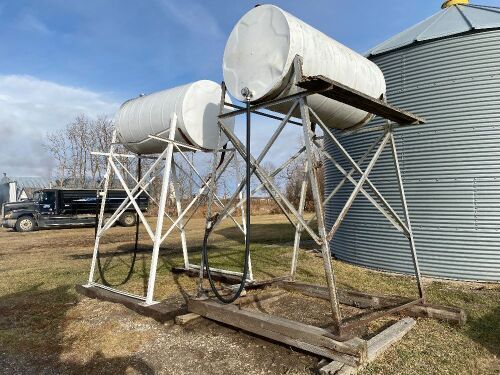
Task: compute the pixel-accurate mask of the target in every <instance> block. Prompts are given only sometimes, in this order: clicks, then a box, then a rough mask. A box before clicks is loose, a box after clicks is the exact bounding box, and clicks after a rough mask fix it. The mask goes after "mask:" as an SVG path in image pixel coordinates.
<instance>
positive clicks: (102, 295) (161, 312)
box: [75, 285, 187, 323]
mask: <svg viewBox="0 0 500 375" xmlns="http://www.w3.org/2000/svg"><path fill="white" fill-rule="evenodd" d="M75 289H76V291H77V292H78V293H79V294H82V295H84V296H86V297H89V298H96V299H100V300H104V301H108V302H114V303H119V304H121V305H123V306H125V307H127V308H129V309H130V310H133V311H135V312H137V313H139V314H141V315H144V316H148V317H150V318H153V319H155V320H157V321H159V322H161V323H164V322H166V321H169V320H172V319H174V318H175V317H176V316H177V315H182V314H186V313H187V306H186V304H185V302H184V299H183V298H182V297H179V298H171V299H167V300H165V301H161V302H160V303H157V304H154V305H150V306H144V305H143V304H142V301H139V300H137V299H135V298H132V297H129V296H124V295H121V294H117V293H113V292H111V291H109V290H106V289H102V288H98V287H95V286H92V287H86V286H83V285H76V286H75Z"/></svg>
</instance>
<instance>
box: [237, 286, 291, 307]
mask: <svg viewBox="0 0 500 375" xmlns="http://www.w3.org/2000/svg"><path fill="white" fill-rule="evenodd" d="M284 294H286V291H284V290H280V289H278V290H271V291H269V292H265V291H263V292H261V293H257V294H250V295H246V296H244V297H241V298H239V299H238V300H237V301H236V302H235V304H237V305H239V306H240V307H242V306H246V305H251V304H253V303H261V302H267V303H269V302H273V301H276V300H277V299H279V298H281V297H282V296H283V295H284Z"/></svg>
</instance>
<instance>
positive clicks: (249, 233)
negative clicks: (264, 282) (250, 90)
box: [242, 96, 252, 284]
mask: <svg viewBox="0 0 500 375" xmlns="http://www.w3.org/2000/svg"><path fill="white" fill-rule="evenodd" d="M251 115H252V112H251V111H250V96H248V99H247V129H246V151H247V153H246V158H245V172H246V173H245V174H246V176H245V177H246V181H247V184H246V186H245V195H246V199H247V200H246V202H245V203H246V205H245V206H246V207H245V211H246V212H245V214H246V218H245V219H246V220H245V223H246V228H245V229H246V230H245V266H246V269H245V270H244V271H243V280H242V284H245V282H246V280H245V279H246V276H247V273H248V272H247V271H248V263H249V262H250V241H251V238H252V229H251V222H250V220H251V219H250V217H251V215H250V214H251V212H250V210H251V208H252V197H251V189H250V186H251V184H250V178H251V175H252V170H251V162H252V160H251V150H250V146H251V143H252V142H251V141H250V136H251V130H250V125H251V117H250V116H251Z"/></svg>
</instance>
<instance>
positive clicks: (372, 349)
mask: <svg viewBox="0 0 500 375" xmlns="http://www.w3.org/2000/svg"><path fill="white" fill-rule="evenodd" d="M415 324H416V321H415V319H413V318H404V319H401V320H400V321H398V322H396V323H394V324H393V325H391V326H390V327H388V328H386V329H384V330H383V331H382V332H380V333H378V334H377V335H375V336H374V337H372V338H371V339H370V340H368V357H367V359H366V363H364V364H362V365H361V366H359V367H354V366H351V365H349V364H345V363H342V362H340V361H333V362H331V363H329V364H327V365H324V366H322V367H321V368H320V369H319V373H320V374H322V375H347V374H356V373H357V372H358V370H360V369H361V368H363V367H364V366H366V364H368V363H370V362H373V361H374V360H375V359H377V357H378V356H380V355H381V354H382V353H383V352H384V351H386V350H387V349H388V348H389V347H391V346H392V345H394V344H395V343H397V342H398V341H399V340H401V339H402V338H403V337H404V336H405V335H406V334H407V333H408V332H409V331H410V330H411V329H412V328H413V327H414V326H415Z"/></svg>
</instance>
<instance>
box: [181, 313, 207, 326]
mask: <svg viewBox="0 0 500 375" xmlns="http://www.w3.org/2000/svg"><path fill="white" fill-rule="evenodd" d="M199 318H201V316H200V315H198V314H193V313H187V314H184V315H179V316H176V317H175V323H176V324H178V325H180V326H183V325H186V324H188V323H189V322H192V321H193V320H196V319H199Z"/></svg>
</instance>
